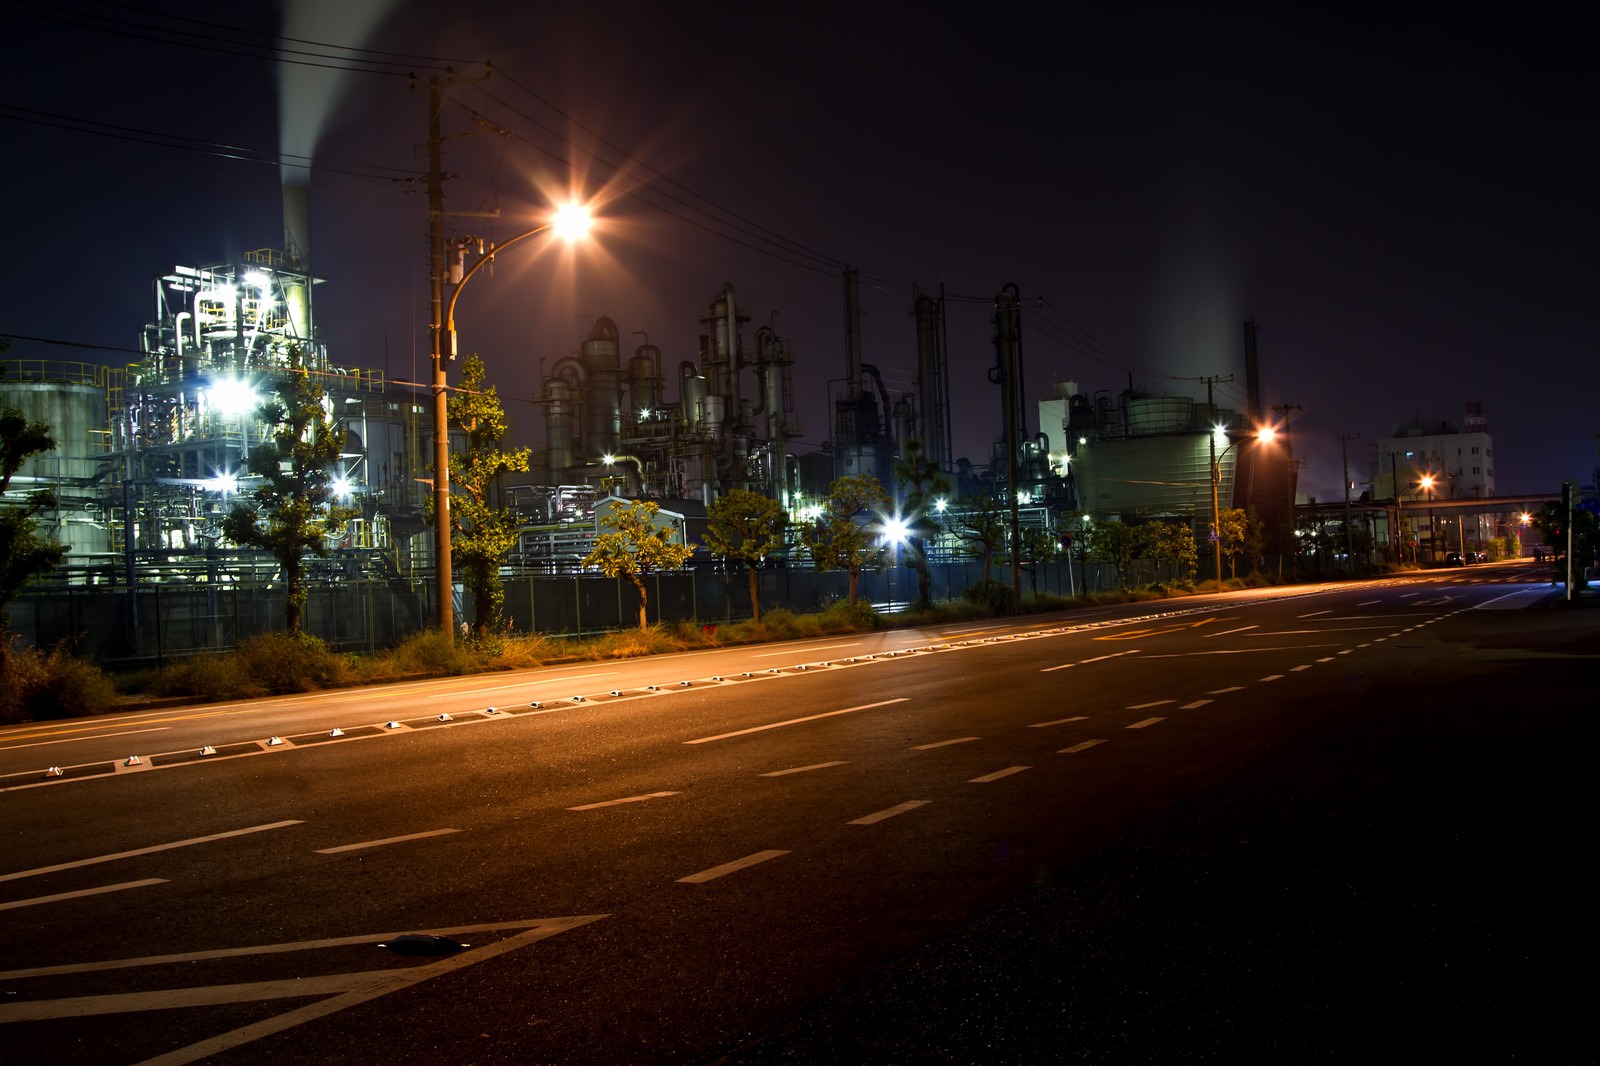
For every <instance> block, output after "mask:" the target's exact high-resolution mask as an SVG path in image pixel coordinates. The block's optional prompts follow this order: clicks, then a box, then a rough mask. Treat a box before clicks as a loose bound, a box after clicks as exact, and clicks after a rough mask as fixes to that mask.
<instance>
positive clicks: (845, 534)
mask: <svg viewBox="0 0 1600 1066" xmlns="http://www.w3.org/2000/svg"><path fill="white" fill-rule="evenodd" d="M888 508H889V494H888V493H887V492H885V491H884V488H883V482H881V481H879V480H878V479H877V478H875V477H873V476H872V475H871V474H852V475H850V476H848V477H842V478H840V479H839V480H838V481H835V482H834V483H833V484H832V485H831V486H829V488H828V498H827V499H826V500H824V501H823V504H822V513H821V514H820V515H818V516H817V517H816V518H813V519H810V520H808V521H806V522H803V523H801V525H800V542H801V543H802V544H803V545H805V548H806V550H807V551H809V552H810V553H811V560H812V562H814V563H815V564H816V566H817V568H818V569H819V570H843V571H844V572H845V573H846V574H848V575H850V602H851V604H854V603H855V602H856V590H857V588H858V587H859V586H860V582H861V572H862V571H863V570H865V569H867V568H868V567H872V566H876V565H878V562H879V560H880V559H882V558H883V550H884V546H883V544H882V543H881V541H880V539H879V536H878V528H877V526H878V521H879V517H880V516H881V515H882V514H883V512H884V511H886V510H888ZM862 515H866V516H867V519H866V521H865V522H862V521H861V520H860V516H862Z"/></svg>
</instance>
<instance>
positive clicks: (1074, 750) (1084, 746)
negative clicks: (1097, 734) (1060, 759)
mask: <svg viewBox="0 0 1600 1066" xmlns="http://www.w3.org/2000/svg"><path fill="white" fill-rule="evenodd" d="M1104 743H1105V741H1104V740H1083V741H1079V742H1078V743H1076V744H1074V745H1072V747H1070V748H1062V749H1061V750H1060V751H1058V752H1056V754H1057V755H1076V754H1078V752H1080V751H1088V750H1089V749H1090V748H1092V747H1094V746H1095V745H1097V744H1104Z"/></svg>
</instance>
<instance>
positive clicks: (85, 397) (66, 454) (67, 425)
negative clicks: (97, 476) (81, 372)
mask: <svg viewBox="0 0 1600 1066" xmlns="http://www.w3.org/2000/svg"><path fill="white" fill-rule="evenodd" d="M36 366H37V364H24V369H22V370H21V371H16V370H9V369H8V372H7V374H6V376H5V377H4V378H3V379H0V406H5V407H14V408H16V409H17V410H19V411H21V412H22V414H23V417H24V418H26V419H27V420H28V421H30V422H43V423H44V424H45V425H46V426H48V427H50V436H51V437H52V438H54V439H55V442H56V446H55V448H54V449H52V450H51V451H48V452H41V453H39V454H37V455H34V456H32V457H30V458H29V459H28V460H27V461H26V462H24V463H23V464H22V466H21V467H20V468H18V470H17V473H16V476H15V477H13V478H12V488H14V489H18V488H25V487H28V486H29V485H30V483H33V482H39V483H40V487H48V488H54V487H55V486H56V485H58V484H60V483H62V482H65V481H68V480H70V479H73V478H88V477H91V476H93V474H94V472H95V467H96V466H97V465H98V457H99V456H100V455H101V454H102V453H103V452H104V451H105V440H106V438H105V431H106V418H107V416H106V390H105V389H103V388H101V387H100V386H99V385H96V384H94V383H92V382H91V381H84V380H72V375H71V374H66V373H63V374H56V373H54V372H50V373H48V375H47V376H34V377H32V378H26V377H23V378H19V376H18V374H19V373H28V372H29V371H30V370H33V369H34V368H35V367H36Z"/></svg>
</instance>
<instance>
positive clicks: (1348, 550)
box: [1339, 433, 1356, 573]
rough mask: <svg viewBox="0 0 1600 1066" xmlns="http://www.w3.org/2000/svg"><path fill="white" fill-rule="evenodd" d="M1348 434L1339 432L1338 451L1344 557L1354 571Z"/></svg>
mask: <svg viewBox="0 0 1600 1066" xmlns="http://www.w3.org/2000/svg"><path fill="white" fill-rule="evenodd" d="M1349 442H1350V434H1348V433H1341V434H1339V452H1340V454H1341V456H1342V457H1343V458H1344V557H1345V561H1346V562H1348V563H1349V565H1350V569H1351V572H1352V573H1353V572H1354V571H1355V565H1356V559H1355V545H1354V541H1353V540H1352V539H1351V536H1350V443H1349Z"/></svg>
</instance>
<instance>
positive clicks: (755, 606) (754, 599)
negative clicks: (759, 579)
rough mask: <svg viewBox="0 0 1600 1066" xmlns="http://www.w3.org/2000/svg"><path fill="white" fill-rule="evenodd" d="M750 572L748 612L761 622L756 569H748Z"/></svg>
mask: <svg viewBox="0 0 1600 1066" xmlns="http://www.w3.org/2000/svg"><path fill="white" fill-rule="evenodd" d="M748 569H749V571H750V610H751V611H752V612H754V614H755V620H756V621H757V622H759V621H761V600H760V598H759V593H758V592H757V591H756V568H755V567H753V566H751V567H748Z"/></svg>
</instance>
